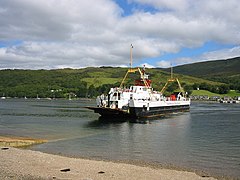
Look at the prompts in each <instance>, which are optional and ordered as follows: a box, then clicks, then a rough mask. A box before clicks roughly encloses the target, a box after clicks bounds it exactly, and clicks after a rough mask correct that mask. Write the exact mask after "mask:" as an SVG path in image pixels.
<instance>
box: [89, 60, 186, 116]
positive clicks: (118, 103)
mask: <svg viewBox="0 0 240 180" xmlns="http://www.w3.org/2000/svg"><path fill="white" fill-rule="evenodd" d="M130 64H131V63H130ZM171 69H172V68H171ZM136 72H138V73H139V75H140V78H139V79H136V80H135V84H134V85H132V86H130V87H129V88H125V87H123V84H124V82H125V79H126V78H127V77H128V75H129V73H136ZM175 81H176V82H177V83H178V86H179V90H180V91H179V92H177V93H173V94H172V95H171V96H170V97H165V96H164V95H163V92H164V91H165V90H166V88H167V87H168V84H169V83H171V82H175ZM151 83H152V82H151V80H150V79H149V75H148V74H146V72H145V66H144V67H143V69H140V68H130V69H128V71H127V73H126V75H125V77H124V78H123V80H122V82H121V85H120V86H119V87H115V88H111V89H110V91H109V93H108V95H104V94H102V95H100V96H98V97H97V99H96V103H97V107H89V106H88V107H86V108H88V109H91V110H94V112H95V113H99V114H100V115H101V116H102V117H104V118H134V119H140V118H149V117H158V116H162V115H164V114H166V113H173V112H178V111H187V110H189V108H190V98H187V97H186V93H185V92H184V90H183V88H182V87H181V84H180V82H179V80H178V79H177V78H173V75H172V70H171V78H170V79H169V80H168V81H167V83H166V84H165V86H164V87H163V89H162V90H161V91H156V90H153V88H152V86H151Z"/></svg>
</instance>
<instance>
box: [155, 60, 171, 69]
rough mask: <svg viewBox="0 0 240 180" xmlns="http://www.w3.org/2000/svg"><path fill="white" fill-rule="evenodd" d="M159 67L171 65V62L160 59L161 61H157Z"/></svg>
mask: <svg viewBox="0 0 240 180" xmlns="http://www.w3.org/2000/svg"><path fill="white" fill-rule="evenodd" d="M157 67H160V68H168V67H171V62H169V61H165V60H162V61H159V62H157Z"/></svg>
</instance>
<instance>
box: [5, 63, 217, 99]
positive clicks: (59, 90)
mask: <svg viewBox="0 0 240 180" xmlns="http://www.w3.org/2000/svg"><path fill="white" fill-rule="evenodd" d="M126 72H127V68H118V67H101V68H94V67H88V68H84V69H57V70H1V71H0V96H9V97H25V96H26V97H32V98H34V97H37V96H38V97H61V98H62V97H68V94H69V93H74V94H76V95H77V96H78V97H94V96H96V95H98V94H100V93H102V92H104V93H106V92H108V91H109V88H110V87H116V86H119V85H120V83H121V81H122V79H123V77H124V75H125V73H126ZM147 73H148V74H149V75H150V79H151V80H152V84H153V88H154V89H156V90H161V89H162V87H163V86H164V84H165V83H166V81H167V79H168V78H169V77H170V74H169V72H165V71H162V70H160V69H147ZM174 76H175V77H177V78H179V80H180V81H181V83H182V85H183V87H184V88H185V89H186V90H187V91H188V92H190V91H191V90H192V89H193V86H194V84H195V83H196V82H197V83H200V84H204V85H206V84H207V85H208V86H211V87H212V86H214V87H217V86H221V85H222V84H221V83H218V82H213V81H209V80H204V79H201V78H196V77H191V76H186V75H181V74H174ZM138 77H139V75H138V73H136V74H130V75H129V77H128V78H127V79H126V84H125V86H128V85H130V84H133V81H132V80H133V79H136V78H138ZM176 87H177V85H176V84H173V85H171V86H170V87H169V88H170V89H169V91H171V89H174V88H176Z"/></svg>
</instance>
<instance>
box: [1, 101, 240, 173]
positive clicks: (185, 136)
mask: <svg viewBox="0 0 240 180" xmlns="http://www.w3.org/2000/svg"><path fill="white" fill-rule="evenodd" d="M94 103H95V101H83V100H78V101H68V100H24V99H5V100H0V136H1V135H9V136H27V137H33V138H42V139H48V140H49V142H48V143H46V144H41V145H36V146H33V147H31V149H34V150H39V151H43V152H48V153H54V154H62V155H67V156H76V157H89V158H101V159H108V160H123V161H124V160H132V161H135V160H137V161H144V162H150V163H159V164H163V165H173V166H177V167H183V168H186V169H191V170H200V171H205V172H207V173H209V174H210V175H217V176H231V177H238V178H239V177H240V104H208V103H192V106H191V110H190V112H185V113H181V114H174V115H171V116H168V117H165V118H160V119H157V120H151V121H148V123H146V124H140V123H129V122H122V123H104V122H101V121H98V115H97V114H94V113H93V112H92V111H90V110H87V109H84V108H82V107H83V106H87V105H94Z"/></svg>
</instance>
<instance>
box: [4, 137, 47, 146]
mask: <svg viewBox="0 0 240 180" xmlns="http://www.w3.org/2000/svg"><path fill="white" fill-rule="evenodd" d="M45 142H47V140H43V139H33V138H26V137H5V136H4V137H3V136H0V147H4V146H10V147H23V146H30V145H34V144H41V143H45Z"/></svg>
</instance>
